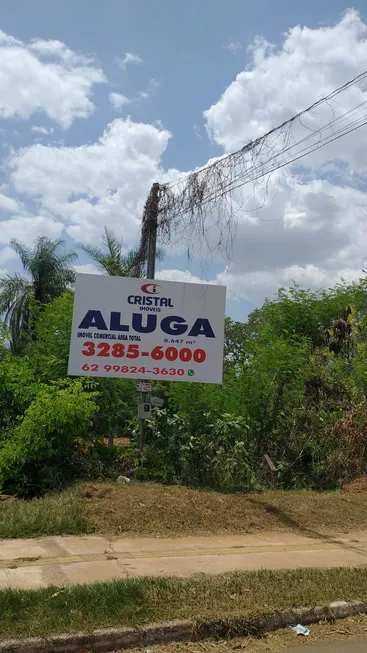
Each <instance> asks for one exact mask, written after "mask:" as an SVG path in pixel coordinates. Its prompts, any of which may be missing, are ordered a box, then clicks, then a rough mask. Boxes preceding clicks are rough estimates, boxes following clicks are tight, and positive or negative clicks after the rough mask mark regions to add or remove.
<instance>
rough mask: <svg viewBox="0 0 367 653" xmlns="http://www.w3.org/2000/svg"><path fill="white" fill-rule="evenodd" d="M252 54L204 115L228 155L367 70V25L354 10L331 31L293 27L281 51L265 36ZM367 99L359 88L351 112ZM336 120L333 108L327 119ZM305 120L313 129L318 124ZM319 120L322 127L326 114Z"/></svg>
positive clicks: (258, 39)
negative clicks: (321, 122) (245, 66)
mask: <svg viewBox="0 0 367 653" xmlns="http://www.w3.org/2000/svg"><path fill="white" fill-rule="evenodd" d="M249 54H250V57H251V60H250V64H249V65H248V66H247V68H246V70H244V71H243V72H241V73H239V74H238V75H237V77H236V79H235V81H234V82H232V83H231V84H230V85H229V86H228V88H227V89H226V90H225V91H224V93H223V95H222V97H221V98H220V99H219V101H218V102H217V103H216V104H214V105H213V106H212V107H210V109H208V110H207V111H205V112H204V116H205V119H206V125H207V130H208V133H209V135H210V137H211V138H212V139H213V140H214V141H215V142H216V143H217V144H218V145H221V146H222V147H223V148H224V150H225V151H226V152H229V151H232V150H236V149H238V148H240V147H242V146H243V145H244V144H245V143H247V142H249V141H251V140H253V139H255V138H257V137H259V136H261V135H262V134H264V133H266V132H267V131H269V130H270V129H272V128H273V127H276V126H277V125H279V124H281V123H282V122H283V121H284V120H287V119H289V118H291V117H292V116H293V115H294V114H296V113H298V112H299V111H302V110H303V109H305V108H306V107H307V106H309V105H311V104H312V103H313V102H314V101H315V100H318V99H319V98H320V97H321V96H325V95H327V94H328V93H330V92H331V91H332V90H334V89H335V88H338V87H339V86H341V85H342V84H344V83H345V82H346V81H348V80H350V79H352V78H353V77H355V76H356V75H358V74H359V73H361V72H363V71H364V70H365V68H366V60H367V26H366V25H365V24H364V23H363V22H362V20H361V18H360V16H359V14H358V12H357V11H355V10H349V11H348V12H347V13H346V14H345V15H344V17H343V18H342V20H341V21H340V22H339V23H337V24H336V25H334V26H331V27H320V28H318V29H310V28H308V27H303V28H301V27H300V26H297V27H293V28H292V29H290V30H289V31H288V32H287V33H286V35H285V37H284V41H283V43H282V45H281V46H279V47H276V46H274V45H272V44H270V43H268V42H267V41H265V40H264V39H263V38H260V37H259V38H257V39H256V40H255V41H254V43H253V44H252V46H251V48H250V50H249ZM365 99H366V96H365V95H364V94H363V93H362V91H361V89H360V88H355V89H353V91H352V92H351V93H350V95H349V96H348V103H347V106H346V107H345V108H346V109H348V108H350V106H349V102H350V104H351V105H352V106H355V105H357V104H359V102H360V101H364V100H365ZM326 108H327V107H324V111H326ZM334 108H337V104H335V107H334ZM330 117H332V108H331V109H330V113H328V114H327V116H326V117H325V119H326V118H329V119H330ZM305 120H306V124H307V125H309V127H310V128H311V129H312V128H313V127H314V124H313V123H312V122H311V123H310V124H309V123H308V122H307V119H305ZM315 120H318V122H319V124H320V121H322V117H321V116H320V113H319V114H318V116H317V115H316V116H315ZM353 142H354V141H353Z"/></svg>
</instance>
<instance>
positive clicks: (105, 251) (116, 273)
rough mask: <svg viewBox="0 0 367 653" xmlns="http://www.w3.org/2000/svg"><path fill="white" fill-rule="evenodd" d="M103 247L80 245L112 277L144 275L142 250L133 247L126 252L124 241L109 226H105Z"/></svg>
mask: <svg viewBox="0 0 367 653" xmlns="http://www.w3.org/2000/svg"><path fill="white" fill-rule="evenodd" d="M102 243H103V245H104V247H103V248H101V247H94V246H93V245H80V248H81V249H82V250H83V252H85V253H86V254H88V256H89V258H90V259H91V260H92V261H93V263H96V264H97V267H98V268H99V269H100V270H102V271H103V272H106V273H107V274H109V275H110V276H111V277H140V276H142V267H143V264H144V261H142V257H141V253H140V250H139V249H138V248H137V249H131V250H129V251H128V252H127V253H124V250H123V247H122V241H121V240H119V239H118V237H117V236H116V234H115V233H114V232H113V231H112V229H110V228H109V227H105V228H104V235H103V237H102Z"/></svg>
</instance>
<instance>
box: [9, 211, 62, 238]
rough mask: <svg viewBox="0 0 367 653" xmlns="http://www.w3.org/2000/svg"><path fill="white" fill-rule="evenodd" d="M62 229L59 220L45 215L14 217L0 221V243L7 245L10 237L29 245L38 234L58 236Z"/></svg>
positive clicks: (51, 236)
mask: <svg viewBox="0 0 367 653" xmlns="http://www.w3.org/2000/svg"><path fill="white" fill-rule="evenodd" d="M62 229H63V225H62V223H61V222H57V221H56V220H54V219H53V218H50V217H45V216H32V217H23V216H19V217H14V218H11V219H9V220H4V221H3V222H2V223H1V230H0V244H1V245H8V244H9V242H10V241H11V239H12V238H17V239H18V240H21V241H22V242H23V243H26V244H27V245H30V244H31V243H32V242H33V240H34V239H35V238H37V237H38V236H41V235H42V236H47V237H48V238H59V237H60V235H61V232H62Z"/></svg>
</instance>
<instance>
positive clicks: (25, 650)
mask: <svg viewBox="0 0 367 653" xmlns="http://www.w3.org/2000/svg"><path fill="white" fill-rule="evenodd" d="M357 614H367V603H363V602H362V601H351V602H346V601H336V602H334V603H330V604H329V605H327V606H324V607H316V608H295V609H294V610H283V611H282V612H273V613H271V614H268V615H266V614H265V615H263V616H262V617H257V618H254V619H241V618H239V619H235V620H226V621H212V622H205V623H202V624H197V623H195V622H193V621H170V622H168V623H159V624H151V625H149V626H145V627H144V628H138V629H134V628H109V629H106V630H95V631H93V633H91V634H87V633H75V634H73V635H57V636H54V637H49V638H38V637H37V638H31V639H25V640H16V639H13V640H7V641H3V642H0V653H78V651H80V653H81V651H86V652H88V653H107V652H108V651H114V650H117V649H127V648H144V647H149V646H153V645H159V644H167V643H168V642H188V641H199V640H201V639H207V638H210V637H212V638H224V637H239V636H248V635H263V634H265V633H269V632H272V631H274V630H277V629H278V628H286V627H287V626H293V625H294V624H297V623H303V624H304V625H309V624H313V623H318V622H319V621H334V620H336V619H346V618H347V617H352V616H354V615H357Z"/></svg>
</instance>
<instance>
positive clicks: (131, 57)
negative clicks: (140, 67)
mask: <svg viewBox="0 0 367 653" xmlns="http://www.w3.org/2000/svg"><path fill="white" fill-rule="evenodd" d="M117 62H118V64H119V66H121V68H126V66H127V65H128V64H129V63H135V64H141V63H143V59H141V57H139V56H138V55H137V54H134V53H133V52H126V53H125V56H124V57H123V58H122V59H117Z"/></svg>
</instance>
